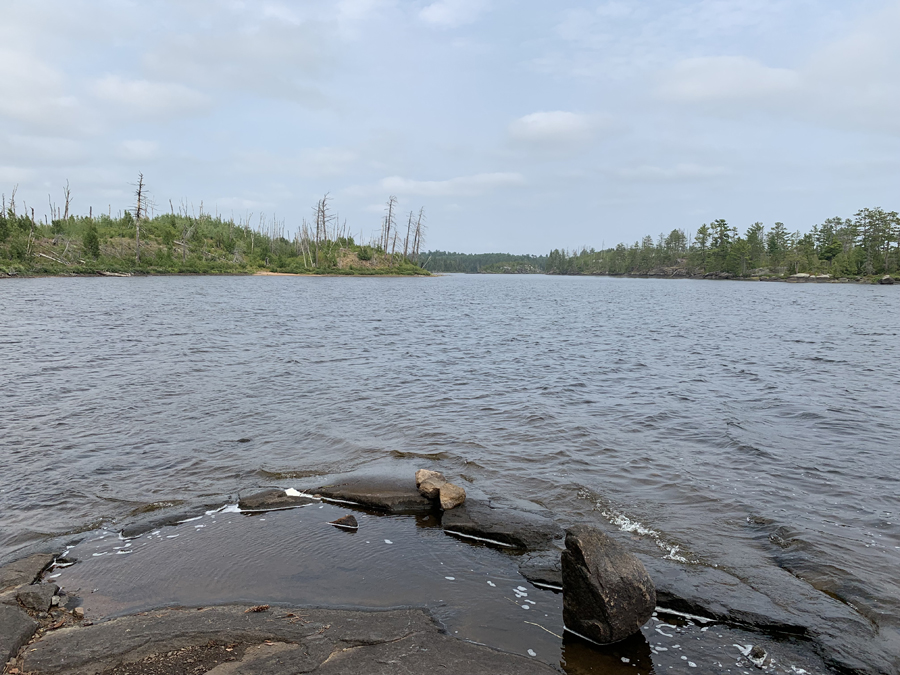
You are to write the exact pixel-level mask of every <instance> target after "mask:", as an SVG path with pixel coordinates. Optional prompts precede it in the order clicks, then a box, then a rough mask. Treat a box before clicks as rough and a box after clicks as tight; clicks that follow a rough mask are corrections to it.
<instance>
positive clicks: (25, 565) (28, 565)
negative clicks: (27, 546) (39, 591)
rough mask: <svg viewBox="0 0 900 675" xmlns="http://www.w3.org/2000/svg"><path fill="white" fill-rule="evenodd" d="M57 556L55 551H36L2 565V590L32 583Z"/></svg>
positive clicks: (0, 568) (0, 582) (0, 572)
mask: <svg viewBox="0 0 900 675" xmlns="http://www.w3.org/2000/svg"><path fill="white" fill-rule="evenodd" d="M55 557H56V555H55V554H53V553H35V554H34V555H30V556H28V557H27V558H22V559H20V560H15V561H13V562H11V563H8V564H6V565H4V566H3V567H0V591H6V590H9V589H10V588H16V587H17V586H22V585H24V584H30V583H32V582H33V581H34V580H35V579H37V578H38V575H40V573H41V572H43V571H44V570H45V569H47V568H48V567H49V566H50V565H51V563H53V559H54V558H55Z"/></svg>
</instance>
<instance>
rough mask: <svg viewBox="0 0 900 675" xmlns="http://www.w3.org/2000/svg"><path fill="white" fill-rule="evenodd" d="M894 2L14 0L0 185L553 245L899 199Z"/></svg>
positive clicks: (97, 202) (806, 215) (123, 202)
mask: <svg viewBox="0 0 900 675" xmlns="http://www.w3.org/2000/svg"><path fill="white" fill-rule="evenodd" d="M898 34H900V0H890V1H887V0H854V2H847V1H846V0H670V1H665V0H640V1H638V0H633V1H624V0H621V1H613V2H599V3H598V2H577V1H569V0H557V1H555V2H546V1H537V0H530V1H513V0H437V1H432V0H420V1H413V0H409V1H407V0H340V1H337V2H326V1H317V0H308V1H290V0H283V1H281V2H277V1H273V2H264V1H253V2H250V1H248V2H240V1H237V0H234V1H229V0H221V1H214V0H170V1H166V0H139V1H138V0H135V1H124V0H55V1H54V0H0V191H2V192H5V193H6V195H7V197H8V195H9V192H10V190H11V188H12V187H13V185H15V184H18V185H19V203H21V201H22V200H23V199H24V200H25V201H26V202H27V203H28V206H29V207H35V211H36V213H37V214H44V213H46V212H48V210H49V209H48V206H47V203H48V193H49V194H50V198H51V199H52V200H53V201H56V202H57V203H58V202H60V201H61V199H62V189H63V186H64V185H65V181H66V180H67V179H68V180H69V181H70V183H71V185H72V190H73V193H74V197H75V199H74V205H73V206H74V208H75V210H76V211H78V212H84V213H86V212H87V210H88V207H89V206H92V207H93V208H94V211H95V213H96V212H97V211H106V210H107V209H108V208H111V209H112V211H113V212H116V211H118V210H120V209H123V208H127V207H129V206H130V204H131V197H130V192H131V190H132V188H131V186H130V183H133V182H134V181H135V180H136V178H137V174H138V172H139V171H142V172H143V173H144V176H145V180H146V182H147V184H148V186H149V188H150V190H151V191H152V195H153V198H154V200H155V203H156V205H157V208H158V209H164V208H165V209H167V208H168V202H169V199H172V200H173V201H174V202H175V204H176V205H177V204H178V203H179V202H180V201H181V200H182V199H185V200H187V202H189V203H193V204H194V207H195V208H199V205H200V202H201V201H202V202H203V203H204V205H205V207H206V209H207V210H210V211H213V210H215V209H218V210H219V212H223V213H225V214H226V215H230V214H231V213H232V212H233V213H234V215H235V217H238V216H240V217H246V215H247V214H248V213H253V214H256V215H254V219H255V218H256V217H257V215H258V214H259V213H260V212H265V213H266V214H268V215H269V217H271V214H273V213H274V214H276V216H277V217H278V218H279V219H282V218H283V219H284V220H285V221H286V225H287V227H288V228H289V229H292V228H295V227H296V226H297V225H298V224H299V222H300V220H301V218H302V217H304V216H306V217H309V214H310V213H311V207H312V205H313V204H314V203H315V201H316V200H317V199H318V198H319V197H320V196H321V195H322V194H323V193H325V192H330V193H331V195H332V197H333V199H334V204H335V207H336V209H337V210H338V211H339V212H340V215H341V218H342V219H344V218H346V220H347V222H348V224H349V226H350V227H351V229H352V230H353V231H354V232H359V231H361V230H362V231H364V232H367V233H368V232H374V231H375V230H377V229H378V227H379V219H380V217H381V214H382V213H383V208H384V202H385V201H386V200H387V198H388V196H389V195H391V194H393V195H396V196H397V197H398V198H399V200H400V205H401V208H403V209H406V210H409V209H418V208H419V207H420V206H424V207H425V211H426V214H427V217H428V224H429V232H428V240H427V247H428V248H440V249H450V250H458V251H466V252H482V251H511V252H517V253H523V252H529V253H546V252H547V251H548V250H549V249H551V248H557V247H568V248H572V247H575V246H580V245H588V246H594V247H598V248H599V247H600V246H601V245H602V244H606V245H607V246H609V245H612V244H615V243H617V242H619V241H625V242H632V241H634V240H635V239H637V238H639V237H640V236H642V235H644V234H648V233H649V234H653V235H656V234H658V233H660V232H662V231H665V232H668V231H669V230H671V229H672V228H675V227H679V228H684V229H686V230H688V231H691V232H693V231H695V230H696V229H697V227H698V226H699V225H700V224H702V223H704V222H708V221H710V220H712V219H715V218H725V219H727V220H728V221H729V222H730V223H732V224H734V225H737V226H739V227H740V228H741V229H743V228H745V227H746V226H747V225H749V224H750V223H752V222H754V221H757V220H758V221H762V222H764V223H765V224H766V225H771V224H772V223H773V222H774V221H776V220H781V221H783V222H784V223H785V224H786V225H787V226H788V227H789V228H790V229H792V230H796V229H800V230H806V229H808V228H809V227H810V226H812V225H813V224H815V223H817V222H821V221H822V220H824V219H825V218H827V217H829V216H833V215H843V216H848V215H852V214H853V213H854V212H855V211H856V210H858V209H859V208H862V207H865V206H870V207H874V206H883V207H885V208H889V209H892V210H893V209H900V38H898Z"/></svg>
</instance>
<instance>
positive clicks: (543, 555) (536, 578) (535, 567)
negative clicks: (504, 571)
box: [519, 549, 562, 590]
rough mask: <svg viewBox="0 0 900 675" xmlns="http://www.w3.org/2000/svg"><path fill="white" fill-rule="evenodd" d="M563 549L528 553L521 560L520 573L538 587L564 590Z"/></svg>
mask: <svg viewBox="0 0 900 675" xmlns="http://www.w3.org/2000/svg"><path fill="white" fill-rule="evenodd" d="M560 553H561V551H558V550H555V549H554V550H552V551H537V552H535V553H526V554H524V555H523V556H522V557H521V559H520V560H519V574H521V575H522V576H523V577H525V578H526V579H528V581H530V582H531V583H533V584H535V585H536V586H538V587H543V588H550V589H552V590H562V561H561V559H560Z"/></svg>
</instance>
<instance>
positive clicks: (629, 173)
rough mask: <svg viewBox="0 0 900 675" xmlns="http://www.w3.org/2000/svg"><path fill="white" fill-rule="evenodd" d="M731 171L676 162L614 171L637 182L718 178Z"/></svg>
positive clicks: (621, 176)
mask: <svg viewBox="0 0 900 675" xmlns="http://www.w3.org/2000/svg"><path fill="white" fill-rule="evenodd" d="M729 173H731V172H730V171H729V170H728V169H726V168H725V167H722V166H700V165H698V164H676V165H675V166H673V167H668V168H664V167H660V166H650V165H644V166H638V167H635V168H623V169H616V170H615V171H613V174H614V175H615V176H618V177H619V178H622V179H625V180H629V181H636V182H660V181H682V180H688V181H689V180H696V179H705V178H717V177H719V176H726V175H728V174H729Z"/></svg>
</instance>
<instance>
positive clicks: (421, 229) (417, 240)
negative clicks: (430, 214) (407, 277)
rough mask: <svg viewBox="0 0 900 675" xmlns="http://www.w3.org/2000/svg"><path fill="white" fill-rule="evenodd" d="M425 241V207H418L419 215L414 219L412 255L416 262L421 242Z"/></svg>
mask: <svg viewBox="0 0 900 675" xmlns="http://www.w3.org/2000/svg"><path fill="white" fill-rule="evenodd" d="M424 243H425V207H424V206H423V207H422V208H420V209H419V217H418V218H417V219H416V231H415V234H414V235H413V246H412V256H413V261H414V262H415V263H416V264H418V262H419V251H420V250H421V248H422V244H424Z"/></svg>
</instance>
